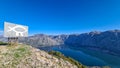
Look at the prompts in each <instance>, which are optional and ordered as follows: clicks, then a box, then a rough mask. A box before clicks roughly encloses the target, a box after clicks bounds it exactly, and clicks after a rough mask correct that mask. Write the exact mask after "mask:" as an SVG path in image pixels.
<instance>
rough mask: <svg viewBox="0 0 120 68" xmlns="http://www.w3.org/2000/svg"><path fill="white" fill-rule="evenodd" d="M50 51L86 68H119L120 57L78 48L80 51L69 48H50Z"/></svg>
mask: <svg viewBox="0 0 120 68" xmlns="http://www.w3.org/2000/svg"><path fill="white" fill-rule="evenodd" d="M52 50H55V51H59V52H61V53H63V54H64V55H65V56H69V57H71V58H73V59H75V60H77V61H79V62H80V63H82V64H83V65H87V66H110V67H111V68H120V57H118V56H114V55H110V54H106V53H102V52H99V51H94V50H89V49H84V48H80V50H75V49H70V48H60V47H52Z"/></svg>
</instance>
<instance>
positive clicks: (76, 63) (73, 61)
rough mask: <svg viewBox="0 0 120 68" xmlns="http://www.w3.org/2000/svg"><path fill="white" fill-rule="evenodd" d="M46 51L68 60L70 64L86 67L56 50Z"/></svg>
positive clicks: (81, 67) (79, 67) (80, 67)
mask: <svg viewBox="0 0 120 68" xmlns="http://www.w3.org/2000/svg"><path fill="white" fill-rule="evenodd" d="M48 53H49V54H50V55H53V56H55V57H57V58H58V59H60V58H62V59H63V60H66V61H68V62H70V63H71V64H73V65H76V66H77V67H78V68H86V67H85V66H84V65H82V64H80V63H79V62H78V61H76V60H74V59H72V58H70V57H66V56H64V55H63V54H62V53H60V52H58V51H50V52H48Z"/></svg>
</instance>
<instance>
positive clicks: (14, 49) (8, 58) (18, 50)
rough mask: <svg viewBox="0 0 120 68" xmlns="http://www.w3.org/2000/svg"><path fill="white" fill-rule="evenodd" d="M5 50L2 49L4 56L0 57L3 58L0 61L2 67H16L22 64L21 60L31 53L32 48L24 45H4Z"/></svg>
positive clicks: (0, 67)
mask: <svg viewBox="0 0 120 68" xmlns="http://www.w3.org/2000/svg"><path fill="white" fill-rule="evenodd" d="M3 50H5V51H3ZM3 50H1V53H0V55H1V56H2V57H0V59H2V60H1V61H0V68H7V67H10V68H16V66H17V65H18V64H20V61H22V60H23V59H24V58H26V57H27V56H29V55H31V51H30V48H29V47H28V46H24V45H18V46H3ZM7 62H8V63H7ZM5 63H6V64H5Z"/></svg>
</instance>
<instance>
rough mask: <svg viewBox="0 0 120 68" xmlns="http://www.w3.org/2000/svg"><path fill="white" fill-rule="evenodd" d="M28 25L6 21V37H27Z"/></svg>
mask: <svg viewBox="0 0 120 68" xmlns="http://www.w3.org/2000/svg"><path fill="white" fill-rule="evenodd" d="M27 36H28V26H23V25H18V24H13V23H9V22H4V37H27Z"/></svg>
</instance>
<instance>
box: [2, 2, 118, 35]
mask: <svg viewBox="0 0 120 68" xmlns="http://www.w3.org/2000/svg"><path fill="white" fill-rule="evenodd" d="M4 21H8V22H13V23H16V24H22V25H28V26H29V34H30V35H32V34H36V33H44V34H71V33H72V34H73V33H84V32H89V31H94V30H98V31H105V30H113V29H120V0H0V33H2V31H3V23H4Z"/></svg>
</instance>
